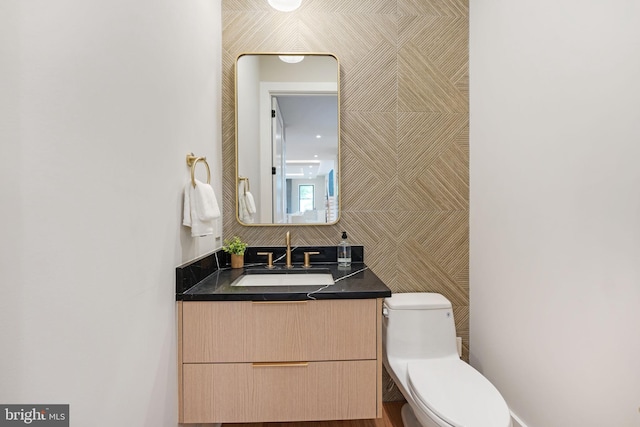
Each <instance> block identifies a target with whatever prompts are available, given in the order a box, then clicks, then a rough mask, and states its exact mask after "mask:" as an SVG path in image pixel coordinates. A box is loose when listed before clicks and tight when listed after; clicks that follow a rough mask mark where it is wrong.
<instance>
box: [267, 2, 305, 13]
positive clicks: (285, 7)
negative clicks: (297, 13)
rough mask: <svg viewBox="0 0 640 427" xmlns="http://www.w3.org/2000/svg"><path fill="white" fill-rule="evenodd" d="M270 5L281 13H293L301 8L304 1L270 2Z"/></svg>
mask: <svg viewBox="0 0 640 427" xmlns="http://www.w3.org/2000/svg"><path fill="white" fill-rule="evenodd" d="M268 1H269V5H270V6H271V7H272V8H274V9H275V10H279V11H280V12H291V11H294V10H296V9H297V8H299V7H300V4H301V3H302V0H268Z"/></svg>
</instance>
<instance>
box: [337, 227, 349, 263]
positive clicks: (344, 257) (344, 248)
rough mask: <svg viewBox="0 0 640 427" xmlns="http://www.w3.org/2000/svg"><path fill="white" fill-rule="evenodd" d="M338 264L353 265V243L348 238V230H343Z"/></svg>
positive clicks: (339, 245)
mask: <svg viewBox="0 0 640 427" xmlns="http://www.w3.org/2000/svg"><path fill="white" fill-rule="evenodd" d="M338 266H339V267H349V266H351V245H350V244H349V241H348V240H347V232H346V231H343V232H342V240H341V241H340V243H339V244H338Z"/></svg>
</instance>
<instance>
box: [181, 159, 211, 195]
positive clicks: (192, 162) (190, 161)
mask: <svg viewBox="0 0 640 427" xmlns="http://www.w3.org/2000/svg"><path fill="white" fill-rule="evenodd" d="M201 160H202V161H203V162H204V165H205V166H206V167H207V184H211V169H209V163H207V158H206V157H196V156H194V155H193V153H189V154H187V165H188V166H189V167H190V168H191V184H193V188H196V176H195V172H196V164H197V163H198V162H199V161H201Z"/></svg>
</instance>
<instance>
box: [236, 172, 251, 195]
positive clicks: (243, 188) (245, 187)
mask: <svg viewBox="0 0 640 427" xmlns="http://www.w3.org/2000/svg"><path fill="white" fill-rule="evenodd" d="M238 181H241V182H242V181H244V185H243V186H242V190H243V194H244V195H245V196H246V195H247V191H250V190H249V178H245V177H243V176H241V177H238Z"/></svg>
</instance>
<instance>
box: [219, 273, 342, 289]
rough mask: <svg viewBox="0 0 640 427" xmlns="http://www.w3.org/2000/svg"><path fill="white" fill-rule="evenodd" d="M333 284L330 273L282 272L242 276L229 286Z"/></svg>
mask: <svg viewBox="0 0 640 427" xmlns="http://www.w3.org/2000/svg"><path fill="white" fill-rule="evenodd" d="M334 283H335V282H334V281H333V276H332V275H331V273H302V274H300V273H299V274H289V272H284V273H283V274H278V273H265V274H256V273H252V274H244V275H242V276H240V277H238V278H237V279H236V280H235V281H234V282H233V283H232V284H231V286H327V285H333V284H334Z"/></svg>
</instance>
